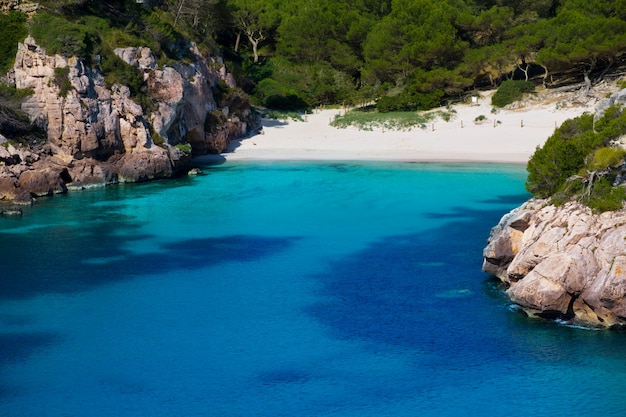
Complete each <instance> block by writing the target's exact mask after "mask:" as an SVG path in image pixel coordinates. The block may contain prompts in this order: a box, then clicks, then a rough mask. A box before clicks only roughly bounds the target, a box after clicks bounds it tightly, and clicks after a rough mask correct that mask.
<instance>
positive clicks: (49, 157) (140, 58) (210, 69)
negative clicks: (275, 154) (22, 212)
mask: <svg viewBox="0 0 626 417" xmlns="http://www.w3.org/2000/svg"><path fill="white" fill-rule="evenodd" d="M115 53H116V54H117V55H118V56H119V57H120V58H121V59H122V60H124V61H125V62H126V63H127V64H128V65H133V66H136V67H137V68H139V70H140V71H141V73H142V74H143V77H144V81H145V82H146V85H147V90H148V91H147V94H148V96H149V99H150V101H151V102H152V104H153V106H152V108H151V109H150V110H144V109H143V108H142V107H141V105H139V104H138V103H137V102H135V101H134V100H133V99H132V98H131V92H130V90H129V88H128V87H126V86H123V85H118V84H115V85H113V86H108V85H107V83H106V82H105V78H104V76H103V74H102V73H100V72H99V71H98V70H97V69H96V68H92V67H89V66H88V65H87V64H86V63H85V62H84V61H82V60H80V59H77V58H75V57H72V58H66V57H63V56H59V55H56V56H49V55H47V54H46V52H45V50H44V49H42V48H41V47H39V46H38V45H37V44H36V42H35V40H34V39H32V38H30V37H29V38H27V39H26V40H25V41H24V42H23V43H21V44H19V46H18V52H17V56H16V60H15V65H14V68H13V71H12V72H11V74H10V75H9V77H8V78H9V79H10V80H12V81H13V82H14V84H15V86H16V88H18V89H31V90H32V91H33V92H34V94H33V95H32V96H30V97H28V98H27V99H26V101H25V102H24V103H23V105H22V110H23V111H24V112H25V113H26V114H27V115H28V116H29V118H30V119H31V121H32V122H33V123H35V124H37V125H38V126H40V127H41V128H43V129H44V130H45V131H46V132H47V142H46V143H45V144H39V145H38V147H37V149H31V150H26V149H16V148H15V147H12V146H4V147H2V146H0V178H1V181H0V200H23V201H24V202H28V201H29V198H30V197H36V196H40V195H49V194H51V193H59V192H65V191H66V190H67V189H68V188H69V189H73V188H82V187H85V186H90V185H94V184H109V183H116V182H136V181H145V180H150V179H154V178H163V177H170V176H172V175H174V174H176V173H177V172H179V171H181V170H185V169H186V168H187V167H188V165H189V162H190V159H191V156H192V154H194V155H197V154H202V153H208V152H213V153H217V152H222V151H223V150H225V149H226V147H227V145H228V142H229V140H230V139H233V138H237V137H239V136H241V135H243V134H245V133H246V132H247V129H248V126H249V125H250V124H251V123H253V122H254V119H253V118H252V116H251V114H250V111H249V108H246V109H244V110H242V109H237V111H236V112H230V111H229V109H228V107H225V108H218V103H216V101H215V99H214V97H213V88H214V87H215V86H216V85H218V83H219V82H220V81H224V82H226V83H231V82H232V76H228V74H227V73H226V72H225V69H224V66H223V63H222V62H221V61H220V60H219V59H218V58H205V57H203V56H202V55H201V54H200V52H199V51H198V49H197V48H195V47H194V46H193V45H191V46H190V53H191V56H192V57H194V59H192V60H191V61H192V62H191V63H177V64H174V65H172V66H164V67H159V66H158V65H157V62H156V59H155V58H154V56H153V54H152V52H151V51H150V50H149V49H148V48H140V47H138V48H123V49H117V50H115ZM187 62H189V60H187ZM63 77H66V79H67V81H68V83H69V84H66V85H65V87H64V89H63V90H62V89H61V87H60V86H59V84H60V82H59V78H61V80H62V81H61V83H62V82H63ZM215 112H219V113H223V114H224V117H223V119H220V124H219V125H216V126H213V125H210V123H207V122H208V120H207V118H209V120H213V119H211V117H212V114H213V113H215ZM176 145H182V146H176ZM189 149H191V152H190V151H189ZM29 196H30V197H29Z"/></svg>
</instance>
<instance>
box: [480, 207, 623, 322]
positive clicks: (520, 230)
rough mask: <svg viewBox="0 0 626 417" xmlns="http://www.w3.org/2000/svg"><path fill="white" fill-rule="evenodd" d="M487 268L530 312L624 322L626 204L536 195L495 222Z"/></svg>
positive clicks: (486, 254) (569, 318)
mask: <svg viewBox="0 0 626 417" xmlns="http://www.w3.org/2000/svg"><path fill="white" fill-rule="evenodd" d="M483 256H484V261H483V271H485V272H488V273H491V274H493V275H495V276H497V277H498V278H499V279H500V280H501V281H503V282H504V283H506V284H507V285H508V289H507V294H508V295H509V297H510V298H511V300H512V301H513V302H515V303H516V304H518V305H519V306H521V307H522V308H523V309H524V311H526V312H527V313H528V314H529V315H531V316H537V317H542V318H550V319H562V320H566V321H569V322H571V323H576V324H582V325H586V326H594V327H608V328H613V327H624V326H626V297H625V296H626V210H621V211H616V212H606V213H603V214H593V213H592V212H591V210H590V209H589V208H587V207H585V206H583V205H581V204H579V203H575V202H570V203H567V204H565V205H563V206H560V207H555V206H553V205H549V204H548V202H547V201H546V200H530V201H528V202H526V203H525V204H523V205H522V206H521V207H519V208H517V209H515V210H513V211H512V212H510V213H508V214H506V215H505V216H504V217H503V218H502V220H501V221H500V222H499V224H498V225H497V226H496V227H494V228H493V229H492V232H491V235H490V237H489V240H488V245H487V247H486V248H485V249H484V252H483Z"/></svg>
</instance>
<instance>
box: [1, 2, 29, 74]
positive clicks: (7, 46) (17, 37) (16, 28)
mask: <svg viewBox="0 0 626 417" xmlns="http://www.w3.org/2000/svg"><path fill="white" fill-rule="evenodd" d="M0 27H1V28H2V36H0V73H6V72H7V71H8V70H9V69H11V67H12V66H13V62H14V60H15V54H16V53H17V43H18V42H21V41H23V40H24V39H25V38H26V35H28V30H27V29H26V15H25V14H23V13H20V12H16V11H12V12H9V13H8V14H3V13H0Z"/></svg>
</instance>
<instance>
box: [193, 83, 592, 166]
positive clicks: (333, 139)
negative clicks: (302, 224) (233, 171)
mask: <svg viewBox="0 0 626 417" xmlns="http://www.w3.org/2000/svg"><path fill="white" fill-rule="evenodd" d="M492 93H493V92H486V93H482V94H481V96H480V97H479V99H478V101H477V103H476V104H474V105H471V104H456V105H454V106H452V108H451V109H452V110H453V112H454V113H453V118H452V119H451V120H450V121H447V122H446V121H444V120H442V119H437V120H434V121H432V122H429V124H428V126H426V128H418V127H415V128H413V129H411V130H405V131H398V130H385V129H383V128H380V127H378V128H374V130H371V131H367V130H359V129H357V128H356V127H348V128H335V127H332V126H330V122H331V121H332V120H333V119H334V117H335V115H337V114H341V113H342V111H341V110H339V109H333V110H320V111H316V112H314V113H313V114H307V115H306V116H305V120H304V121H294V120H285V121H280V120H269V119H263V121H262V126H263V130H262V134H255V135H251V136H247V137H244V138H241V139H238V140H235V141H232V142H231V143H230V145H229V147H228V149H227V151H226V152H224V153H222V154H219V155H206V156H200V157H198V158H196V160H197V161H198V162H200V163H206V162H209V163H210V162H216V161H220V162H224V161H241V160H277V161H280V160H282V161H284V160H292V161H298V160H303V161H315V160H320V161H324V160H329V161H337V160H355V161H359V160H362V161H398V162H493V163H511V164H526V162H527V161H528V159H529V158H530V156H531V155H532V154H533V153H534V152H535V149H536V148H537V146H541V145H542V144H543V143H544V142H545V140H546V139H547V138H548V137H549V136H550V135H551V134H552V133H553V132H554V130H555V128H556V127H557V126H559V125H561V123H563V122H564V121H565V120H567V119H571V118H573V117H577V116H580V115H581V114H583V113H584V112H589V111H593V107H594V105H595V103H593V104H589V105H579V106H571V107H563V106H562V105H560V104H559V103H558V102H556V101H555V102H553V103H551V104H532V105H528V106H526V107H523V108H520V109H501V110H498V111H497V112H496V113H492V106H491V104H490V103H491V100H490V97H491V94H492ZM435 110H436V109H435ZM440 110H445V109H440ZM479 116H484V117H485V118H486V120H484V121H483V122H481V123H476V122H475V120H476V118H477V117H479Z"/></svg>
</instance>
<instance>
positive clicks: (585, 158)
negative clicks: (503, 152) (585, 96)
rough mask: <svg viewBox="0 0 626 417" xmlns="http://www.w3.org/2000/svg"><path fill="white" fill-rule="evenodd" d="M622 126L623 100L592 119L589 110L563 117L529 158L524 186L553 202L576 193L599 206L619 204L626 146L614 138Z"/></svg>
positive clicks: (624, 192) (625, 118)
mask: <svg viewBox="0 0 626 417" xmlns="http://www.w3.org/2000/svg"><path fill="white" fill-rule="evenodd" d="M625 132H626V111H625V110H624V109H623V108H622V107H621V106H613V107H611V108H609V109H608V110H607V111H606V112H605V113H604V115H603V116H602V117H601V118H600V119H599V120H597V121H596V123H595V124H594V117H593V116H592V115H589V114H585V115H582V116H580V117H577V118H575V119H571V120H568V121H566V122H565V123H563V124H562V125H561V126H560V127H559V128H558V129H557V130H556V131H555V132H554V134H553V135H552V136H550V137H549V138H548V140H547V141H546V142H545V144H544V145H543V146H542V147H539V148H537V150H536V151H535V153H534V154H533V155H532V157H531V158H530V160H529V161H528V165H527V170H528V179H527V182H526V188H527V190H528V191H529V192H531V193H532V194H533V195H534V196H536V197H541V198H547V197H550V198H551V199H552V201H553V202H554V203H557V204H558V203H563V202H566V201H570V200H571V199H577V200H578V201H580V202H582V203H584V204H586V205H588V206H589V207H591V208H593V209H595V210H597V211H607V210H617V209H620V208H621V207H622V203H623V201H624V200H626V189H624V187H623V185H622V182H623V180H622V177H623V176H624V172H625V170H626V166H625V162H624V157H625V156H626V151H624V149H623V147H621V146H620V145H619V143H618V141H619V138H620V137H621V136H622V135H623V134H624V133H625Z"/></svg>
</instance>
